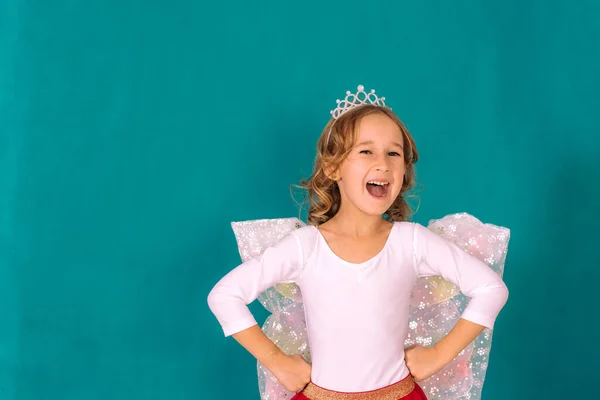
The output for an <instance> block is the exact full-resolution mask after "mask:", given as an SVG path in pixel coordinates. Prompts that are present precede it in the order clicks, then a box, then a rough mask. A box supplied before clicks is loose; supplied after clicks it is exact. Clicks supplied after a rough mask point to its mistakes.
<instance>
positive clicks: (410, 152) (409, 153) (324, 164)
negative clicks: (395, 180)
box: [296, 105, 419, 225]
mask: <svg viewBox="0 0 600 400" xmlns="http://www.w3.org/2000/svg"><path fill="white" fill-rule="evenodd" d="M375 113H380V114H384V115H387V116H388V117H389V118H390V119H391V120H392V121H394V122H395V123H396V124H397V125H398V127H399V128H400V131H401V132H402V136H403V139H404V160H405V172H404V180H403V182H402V188H401V189H400V194H399V195H398V197H397V198H396V200H395V201H394V203H393V204H392V205H391V206H390V208H389V209H388V210H387V211H386V213H385V214H384V215H383V217H384V218H385V219H387V220H389V221H407V220H408V219H409V218H410V217H411V215H412V213H413V210H412V208H411V207H410V205H409V204H408V202H407V201H406V199H407V197H408V196H407V192H408V191H409V190H410V189H412V188H413V187H414V185H415V181H416V178H415V170H414V164H415V163H416V162H417V161H418V159H419V154H418V152H417V148H416V146H415V141H414V139H413V137H412V136H411V135H410V133H409V132H408V130H407V129H406V127H405V126H404V124H403V123H402V121H400V119H399V118H398V117H397V116H396V114H394V113H393V112H392V110H391V109H389V108H386V107H380V106H375V105H363V106H359V107H356V108H354V109H352V110H350V111H347V112H346V113H344V114H343V115H342V116H341V117H339V118H338V119H337V120H335V119H333V118H332V119H331V120H329V122H328V123H327V125H326V126H325V129H323V132H322V133H321V136H320V138H319V141H318V142H317V157H316V159H315V163H314V168H313V173H312V175H311V177H310V178H309V179H307V180H301V181H300V185H299V186H296V187H299V188H301V189H304V190H306V191H307V193H306V197H305V202H304V203H308V223H309V224H310V225H320V224H322V223H324V222H326V221H328V220H329V219H331V218H332V217H333V216H334V215H335V214H336V213H337V212H338V210H339V208H340V204H341V200H342V199H341V195H340V190H339V188H338V185H337V183H336V182H335V181H333V180H332V179H331V178H330V177H329V175H328V174H327V171H329V172H331V171H335V170H337V169H338V168H339V167H340V165H341V164H342V162H343V161H344V160H345V159H346V157H348V155H349V154H350V152H351V151H352V148H353V147H354V144H355V143H356V140H357V139H358V130H359V127H360V121H361V120H362V118H363V117H365V116H366V115H369V114H375ZM330 130H331V133H330Z"/></svg>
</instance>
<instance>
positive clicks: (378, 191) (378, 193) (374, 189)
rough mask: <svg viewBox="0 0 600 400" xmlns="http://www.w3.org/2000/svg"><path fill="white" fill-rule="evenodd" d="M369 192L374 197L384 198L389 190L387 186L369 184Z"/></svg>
mask: <svg viewBox="0 0 600 400" xmlns="http://www.w3.org/2000/svg"><path fill="white" fill-rule="evenodd" d="M367 191H368V192H369V193H370V194H371V195H372V196H375V197H383V196H385V192H386V191H387V189H386V188H385V186H379V185H370V184H367Z"/></svg>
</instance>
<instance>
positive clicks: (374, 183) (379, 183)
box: [367, 181, 389, 186]
mask: <svg viewBox="0 0 600 400" xmlns="http://www.w3.org/2000/svg"><path fill="white" fill-rule="evenodd" d="M367 183H371V184H373V185H378V186H385V185H388V184H389V183H388V182H381V181H369V182H367Z"/></svg>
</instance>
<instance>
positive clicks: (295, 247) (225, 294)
mask: <svg viewBox="0 0 600 400" xmlns="http://www.w3.org/2000/svg"><path fill="white" fill-rule="evenodd" d="M303 264H304V261H303V251H302V242H301V240H300V237H299V236H298V234H297V233H296V232H295V231H292V232H290V233H289V234H288V235H286V236H285V237H284V238H283V239H281V240H280V241H279V242H278V243H277V244H275V245H274V246H272V247H269V248H267V249H266V250H265V251H264V252H263V253H262V255H261V256H260V257H257V258H253V259H251V260H248V261H246V262H245V263H243V264H241V265H239V266H238V267H236V268H235V269H233V270H232V271H231V272H229V273H228V274H227V275H225V276H224V277H223V278H222V279H221V280H220V281H219V282H218V283H217V284H216V285H215V286H214V288H213V289H212V290H211V292H210V294H209V295H208V305H209V307H210V310H211V311H212V312H213V314H215V316H216V317H217V320H218V321H219V323H220V324H221V327H222V328H223V332H224V333H225V336H230V335H233V334H234V333H237V332H240V331H243V330H244V329H247V328H250V327H251V326H253V325H256V319H255V318H254V316H253V315H252V313H251V312H250V310H249V308H248V306H247V305H248V304H250V303H252V302H253V301H254V300H256V298H257V297H258V295H259V294H260V293H261V292H263V291H264V290H265V289H267V288H269V287H271V286H273V285H274V284H276V283H279V282H286V281H287V282H289V281H295V280H297V279H298V278H299V277H300V275H301V273H302V270H303Z"/></svg>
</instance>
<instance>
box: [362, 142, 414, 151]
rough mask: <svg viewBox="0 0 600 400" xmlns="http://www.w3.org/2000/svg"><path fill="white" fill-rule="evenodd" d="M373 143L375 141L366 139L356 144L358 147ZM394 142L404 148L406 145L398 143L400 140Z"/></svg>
mask: <svg viewBox="0 0 600 400" xmlns="http://www.w3.org/2000/svg"><path fill="white" fill-rule="evenodd" d="M373 143H374V142H373V141H372V140H365V141H364V142H360V143H357V144H356V146H357V147H358V146H364V145H367V144H373ZM392 144H393V145H394V146H398V147H400V148H401V149H402V150H404V147H403V146H402V145H401V144H400V143H398V142H394V143H392Z"/></svg>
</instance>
